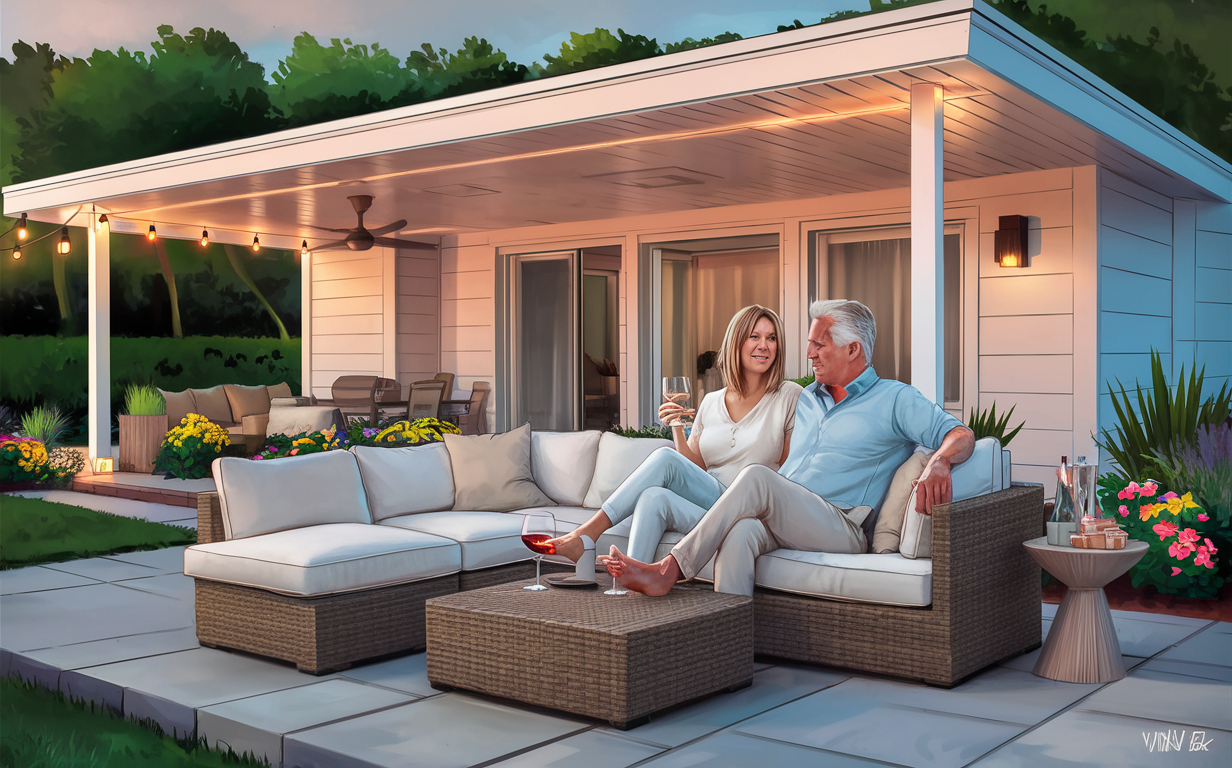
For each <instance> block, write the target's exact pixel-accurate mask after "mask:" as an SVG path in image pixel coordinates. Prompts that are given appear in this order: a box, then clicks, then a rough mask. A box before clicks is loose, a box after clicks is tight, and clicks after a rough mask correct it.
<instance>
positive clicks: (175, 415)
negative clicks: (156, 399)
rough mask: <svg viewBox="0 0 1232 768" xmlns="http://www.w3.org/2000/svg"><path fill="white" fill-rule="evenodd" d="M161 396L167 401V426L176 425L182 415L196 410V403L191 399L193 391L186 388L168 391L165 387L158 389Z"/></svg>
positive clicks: (182, 417)
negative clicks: (179, 390)
mask: <svg viewBox="0 0 1232 768" xmlns="http://www.w3.org/2000/svg"><path fill="white" fill-rule="evenodd" d="M158 392H159V394H161V395H162V396H163V401H164V402H166V403H167V428H168V429H170V428H171V427H178V426H179V425H180V422H181V421H183V419H184V417H185V416H187V415H188V414H190V413H196V412H197V403H196V401H194V400H193V391H192V390H191V389H186V390H184V391H183V392H168V391H167V390H165V389H160V390H158Z"/></svg>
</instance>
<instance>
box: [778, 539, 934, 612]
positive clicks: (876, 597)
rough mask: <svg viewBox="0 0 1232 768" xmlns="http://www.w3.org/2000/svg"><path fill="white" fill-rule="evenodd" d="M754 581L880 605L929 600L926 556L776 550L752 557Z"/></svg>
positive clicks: (799, 592) (930, 567)
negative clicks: (755, 557) (913, 558)
mask: <svg viewBox="0 0 1232 768" xmlns="http://www.w3.org/2000/svg"><path fill="white" fill-rule="evenodd" d="M754 583H755V584H756V585H757V586H759V587H766V588H769V589H777V590H779V591H780V592H791V593H793V594H797V595H809V596H812V597H826V598H831V599H835V600H851V601H855V602H861V603H879V604H881V605H907V606H926V605H929V604H930V603H932V585H933V563H932V560H908V559H907V558H905V557H903V556H901V555H899V554H894V553H890V554H884V555H873V554H864V555H845V554H835V553H833V552H800V551H797V550H794V549H776V550H774V551H773V552H767V553H766V554H764V555H762V556H761V557H759V558H757V574H756V576H755V577H754Z"/></svg>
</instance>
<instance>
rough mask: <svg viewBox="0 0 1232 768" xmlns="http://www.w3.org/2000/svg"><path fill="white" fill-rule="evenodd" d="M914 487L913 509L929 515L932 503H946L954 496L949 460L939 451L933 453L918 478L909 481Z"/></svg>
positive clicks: (931, 510)
mask: <svg viewBox="0 0 1232 768" xmlns="http://www.w3.org/2000/svg"><path fill="white" fill-rule="evenodd" d="M911 485H912V487H913V488H915V511H916V512H919V513H920V514H921V515H931V514H932V513H933V505H934V504H948V503H949V502H950V501H951V500H952V499H953V498H954V485H953V483H952V482H951V481H950V461H949V459H946V458H944V457H942V456H940V453H939V452H938V453H935V454H933V457H932V458H931V459H929V460H928V464H927V465H925V467H924V472H923V473H921V474H920V477H919V479H917V480H913V481H912V483H911Z"/></svg>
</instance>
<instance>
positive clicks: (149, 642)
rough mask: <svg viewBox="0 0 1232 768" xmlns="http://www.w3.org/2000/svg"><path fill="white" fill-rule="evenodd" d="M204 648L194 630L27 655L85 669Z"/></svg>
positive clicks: (70, 646)
mask: <svg viewBox="0 0 1232 768" xmlns="http://www.w3.org/2000/svg"><path fill="white" fill-rule="evenodd" d="M200 647H201V646H200V645H199V644H198V643H197V631H196V630H195V629H192V628H191V627H190V628H188V629H172V630H167V631H163V632H149V633H147V634H144V635H128V636H126V637H112V638H108V639H106V640H94V641H91V642H86V643H74V644H73V645H61V646H57V647H55V648H43V649H40V650H36V651H26V652H25V654H24V655H25V656H28V657H29V658H32V659H35V660H37V661H41V662H43V663H44V664H49V665H51V666H54V667H58V668H59V669H82V668H84V667H97V666H101V665H103V664H114V663H116V662H119V661H128V660H130V659H140V658H143V657H145V656H157V655H159V654H163V653H175V652H177V651H189V650H192V649H194V648H200Z"/></svg>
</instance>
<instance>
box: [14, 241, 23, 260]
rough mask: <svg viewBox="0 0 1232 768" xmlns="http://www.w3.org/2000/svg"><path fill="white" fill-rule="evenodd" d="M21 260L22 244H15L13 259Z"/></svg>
mask: <svg viewBox="0 0 1232 768" xmlns="http://www.w3.org/2000/svg"><path fill="white" fill-rule="evenodd" d="M20 260H21V246H20V245H14V246H13V261H20Z"/></svg>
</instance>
